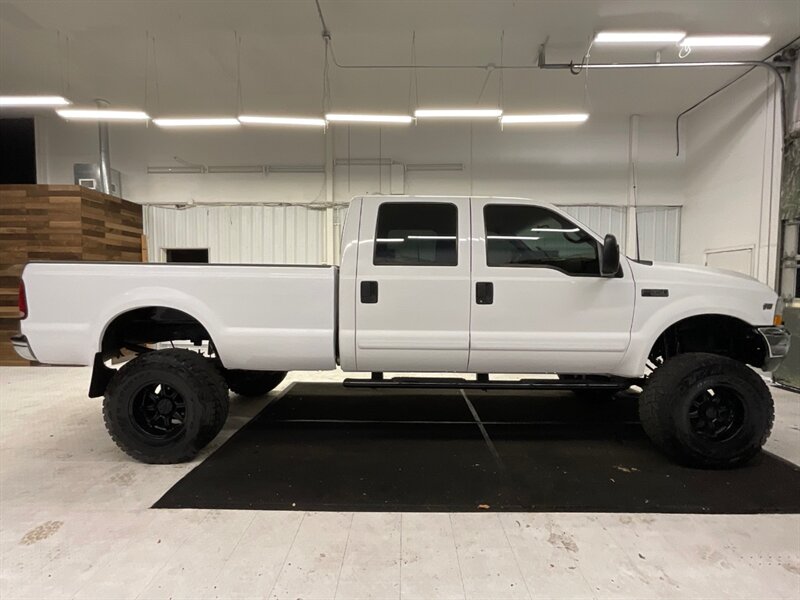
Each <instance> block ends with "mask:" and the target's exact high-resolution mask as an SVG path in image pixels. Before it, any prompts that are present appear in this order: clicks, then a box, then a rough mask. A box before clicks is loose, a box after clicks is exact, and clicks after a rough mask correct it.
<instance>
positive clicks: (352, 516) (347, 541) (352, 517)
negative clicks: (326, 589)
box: [333, 511, 356, 600]
mask: <svg viewBox="0 0 800 600" xmlns="http://www.w3.org/2000/svg"><path fill="white" fill-rule="evenodd" d="M355 518H356V513H355V511H353V512H352V513H351V514H350V526H349V527H348V528H347V539H345V541H344V550H342V562H341V563H339V575H338V576H337V577H336V587H335V588H334V590H333V600H336V596H338V594H339V582H340V581H341V580H342V571H343V570H344V559H345V558H347V546H348V545H349V544H350V534H351V533H352V531H353V521H354V520H355Z"/></svg>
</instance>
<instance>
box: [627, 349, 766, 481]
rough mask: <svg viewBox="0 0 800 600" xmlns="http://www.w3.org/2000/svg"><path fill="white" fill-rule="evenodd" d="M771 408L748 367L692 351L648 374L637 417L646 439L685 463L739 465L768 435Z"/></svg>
mask: <svg viewBox="0 0 800 600" xmlns="http://www.w3.org/2000/svg"><path fill="white" fill-rule="evenodd" d="M774 414H775V412H774V405H773V401H772V396H771V395H770V392H769V388H767V385H766V384H765V383H764V380H763V379H762V378H761V377H760V376H759V375H758V374H757V373H756V372H755V371H753V370H752V369H751V368H750V367H748V366H747V365H745V364H743V363H741V362H739V361H736V360H733V359H730V358H727V357H724V356H717V355H714V354H705V353H700V352H693V353H687V354H680V355H678V356H675V357H673V358H670V359H669V360H667V361H666V362H665V363H664V364H663V366H661V367H660V368H658V369H657V370H656V371H654V372H653V374H652V375H651V376H650V378H649V381H648V383H647V385H646V386H645V389H644V392H642V395H641V397H640V399H639V417H640V419H641V421H642V426H643V427H644V429H645V431H646V432H647V434H648V435H649V436H650V439H651V440H653V442H654V443H655V444H656V445H657V446H658V447H660V448H661V449H662V450H664V451H665V452H666V453H667V454H669V455H670V456H672V457H673V458H675V459H676V460H678V461H679V462H682V463H684V464H687V465H690V466H696V467H704V468H726V467H735V466H737V465H741V464H744V463H745V462H747V461H748V460H750V459H751V458H752V457H753V456H755V455H756V454H757V453H758V452H759V450H760V449H761V447H762V446H763V445H764V443H765V442H766V441H767V438H768V437H769V434H770V431H771V430H772V422H773V419H774Z"/></svg>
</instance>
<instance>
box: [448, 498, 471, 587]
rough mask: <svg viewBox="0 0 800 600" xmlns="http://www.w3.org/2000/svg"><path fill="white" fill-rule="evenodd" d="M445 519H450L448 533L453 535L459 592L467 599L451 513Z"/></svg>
mask: <svg viewBox="0 0 800 600" xmlns="http://www.w3.org/2000/svg"><path fill="white" fill-rule="evenodd" d="M447 520H448V521H450V535H452V536H453V550H455V552H456V564H457V565H458V578H459V579H460V580H461V592H462V593H463V594H464V600H467V586H466V585H464V570H463V569H462V568H461V557H460V556H459V555H458V543H457V542H456V528H455V525H453V513H448V514H447Z"/></svg>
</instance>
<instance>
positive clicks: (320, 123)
mask: <svg viewBox="0 0 800 600" xmlns="http://www.w3.org/2000/svg"><path fill="white" fill-rule="evenodd" d="M239 122H241V123H244V124H246V125H251V124H252V125H290V126H291V125H296V126H299V127H325V125H326V123H325V119H309V118H305V117H260V116H257V115H242V116H240V117H239Z"/></svg>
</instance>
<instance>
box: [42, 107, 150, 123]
mask: <svg viewBox="0 0 800 600" xmlns="http://www.w3.org/2000/svg"><path fill="white" fill-rule="evenodd" d="M56 113H57V114H58V116H59V117H61V118H63V119H67V120H76V121H148V120H149V119H150V117H149V116H148V114H147V113H145V112H142V111H140V110H110V109H106V108H87V109H82V108H64V109H61V110H57V111H56Z"/></svg>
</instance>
